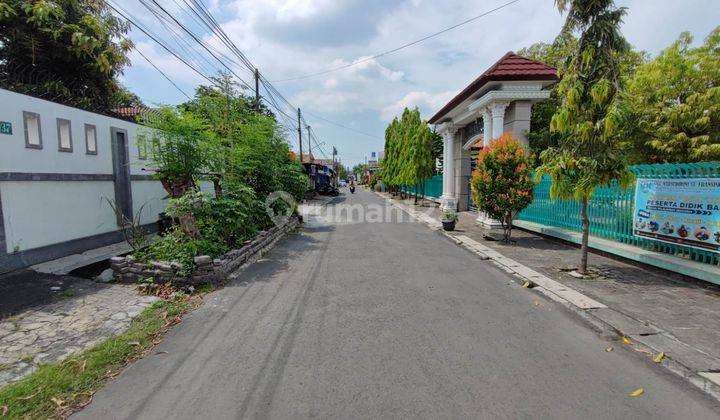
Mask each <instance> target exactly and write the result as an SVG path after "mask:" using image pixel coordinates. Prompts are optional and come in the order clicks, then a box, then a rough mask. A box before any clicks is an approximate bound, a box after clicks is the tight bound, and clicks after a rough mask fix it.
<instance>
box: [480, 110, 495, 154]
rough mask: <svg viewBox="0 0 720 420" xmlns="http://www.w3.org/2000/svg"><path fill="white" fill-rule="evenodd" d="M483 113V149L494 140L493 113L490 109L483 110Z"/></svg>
mask: <svg viewBox="0 0 720 420" xmlns="http://www.w3.org/2000/svg"><path fill="white" fill-rule="evenodd" d="M481 113H482V117H483V147H488V146H489V145H490V142H491V141H492V139H493V136H492V129H493V122H492V113H491V112H490V108H488V107H485V108H483V109H482V111H481Z"/></svg>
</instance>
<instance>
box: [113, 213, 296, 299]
mask: <svg viewBox="0 0 720 420" xmlns="http://www.w3.org/2000/svg"><path fill="white" fill-rule="evenodd" d="M299 224H300V221H299V220H298V218H297V217H291V218H290V219H289V220H288V221H287V222H285V223H284V224H282V225H279V226H273V227H272V228H270V229H268V230H265V231H261V232H260V233H258V235H257V236H256V237H255V239H253V240H252V241H246V242H245V245H243V247H242V248H238V249H233V250H231V251H229V252H227V253H226V254H225V255H223V256H222V257H221V258H217V259H214V260H213V259H212V258H210V257H209V256H207V255H201V256H198V257H195V270H194V271H193V273H192V275H190V276H181V275H179V274H178V271H180V270H181V269H182V268H183V266H182V264H180V263H177V262H167V261H153V262H150V263H143V262H139V261H136V260H135V258H134V257H133V256H132V255H128V256H125V257H112V258H110V268H111V269H112V270H113V273H114V277H115V279H116V281H118V282H119V283H138V282H140V281H142V280H144V279H148V278H153V279H154V282H155V283H156V284H163V283H167V282H171V283H172V284H173V285H174V286H176V287H180V288H187V287H190V286H193V287H194V286H197V285H200V284H204V283H212V284H219V283H221V282H223V281H224V280H225V279H226V278H227V277H228V275H230V273H232V272H233V271H235V270H237V269H238V268H239V267H240V266H242V265H243V264H245V263H247V262H251V261H252V260H253V259H254V258H255V257H257V256H258V254H260V253H261V252H262V251H264V250H266V249H268V248H270V247H272V246H273V245H274V244H275V242H277V241H278V240H279V239H280V238H282V237H283V235H285V233H287V232H288V231H290V230H292V229H294V228H295V227H297V226H298V225H299Z"/></svg>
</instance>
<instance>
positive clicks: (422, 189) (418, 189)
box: [401, 175, 442, 198]
mask: <svg viewBox="0 0 720 420" xmlns="http://www.w3.org/2000/svg"><path fill="white" fill-rule="evenodd" d="M401 190H403V191H405V192H407V193H410V194H415V193H417V194H424V195H425V196H426V197H430V198H438V197H440V196H441V195H442V175H435V176H433V177H432V178H428V179H426V180H425V182H424V183H423V184H421V185H412V186H407V187H402V188H401Z"/></svg>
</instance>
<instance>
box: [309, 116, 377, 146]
mask: <svg viewBox="0 0 720 420" xmlns="http://www.w3.org/2000/svg"><path fill="white" fill-rule="evenodd" d="M305 113H306V114H308V115H312V116H313V117H315V118H317V119H320V120H323V121H325V122H326V123H329V124H332V125H335V126H338V127H340V128H344V129H346V130H350V131H353V132H355V133H358V134H362V135H364V136H368V137H370V138H373V139H375V140H382V139H381V138H380V137H378V136H373V135H372V134H368V133H365V132H363V131H360V130H356V129H354V128H352V127H348V126H346V125H343V124H340V123H337V122H335V121H331V120H328V119H327V118H324V117H321V116H319V115H316V114H313V113H312V112H310V111H307V110H306V111H305Z"/></svg>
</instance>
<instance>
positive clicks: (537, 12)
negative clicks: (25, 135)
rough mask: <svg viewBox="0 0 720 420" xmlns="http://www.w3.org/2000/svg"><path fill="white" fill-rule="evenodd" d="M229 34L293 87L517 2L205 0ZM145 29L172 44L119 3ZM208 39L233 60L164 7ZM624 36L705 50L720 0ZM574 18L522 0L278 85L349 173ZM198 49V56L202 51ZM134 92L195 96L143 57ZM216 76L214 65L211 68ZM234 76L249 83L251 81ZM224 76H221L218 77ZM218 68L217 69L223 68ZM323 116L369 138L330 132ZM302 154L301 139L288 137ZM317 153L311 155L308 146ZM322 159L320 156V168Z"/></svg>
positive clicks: (547, 4)
mask: <svg viewBox="0 0 720 420" xmlns="http://www.w3.org/2000/svg"><path fill="white" fill-rule="evenodd" d="M202 1H204V3H205V4H206V5H207V6H208V8H209V9H210V11H211V12H212V14H213V15H214V17H215V18H216V19H217V20H218V21H219V23H220V24H221V25H222V27H223V29H224V30H225V32H226V33H227V34H228V35H229V37H230V38H231V39H232V40H233V42H234V43H235V44H236V45H237V46H238V48H239V49H240V50H241V51H242V52H243V53H244V54H245V55H246V56H247V57H248V58H249V60H250V61H251V62H252V63H253V64H254V65H255V66H256V67H258V68H259V69H260V71H261V72H262V74H263V75H264V76H265V77H266V78H267V79H269V80H271V81H274V80H282V79H286V78H292V77H295V76H301V75H304V74H309V73H314V72H318V71H323V70H325V69H327V68H333V67H337V66H341V65H344V64H348V63H352V62H354V61H357V60H359V59H362V58H363V57H368V56H371V55H373V54H376V53H379V52H382V51H385V50H388V49H391V48H394V47H396V46H399V45H401V44H404V43H406V42H410V41H413V40H415V39H418V38H421V37H423V36H425V35H428V34H430V33H433V32H437V31H439V30H441V29H443V28H445V27H449V26H452V25H454V24H456V23H458V22H461V21H463V20H465V19H467V18H469V17H471V16H474V15H478V14H480V13H483V12H485V11H487V10H490V9H493V8H495V7H497V6H499V5H501V4H503V3H505V2H506V1H507V0H485V1H482V0H474V1H468V0H465V1H455V0H443V1H431V0H406V1H403V0H232V1H231V0H228V1H223V0H202ZM114 3H115V4H118V5H120V6H122V7H123V8H124V9H125V10H127V11H129V12H130V13H132V14H133V15H134V16H135V17H136V18H137V19H139V20H140V21H141V22H143V23H145V24H146V25H147V26H148V27H150V28H152V29H153V30H154V31H155V32H156V33H158V34H161V35H162V36H163V37H165V39H171V38H170V36H169V35H167V32H166V30H165V28H163V27H162V26H161V25H160V24H159V23H158V21H157V20H154V18H153V16H152V15H150V14H149V13H148V12H147V10H145V9H143V6H142V5H141V4H140V3H139V1H138V0H122V1H120V0H115V1H114ZM159 3H161V4H162V5H163V6H165V7H167V8H168V10H170V11H171V12H172V13H173V15H174V16H175V17H176V18H177V19H178V20H180V21H181V22H183V23H185V24H187V25H188V26H189V27H190V28H193V29H194V30H196V31H197V32H198V33H201V34H202V36H203V38H204V40H205V41H206V42H208V43H209V44H210V45H214V46H215V47H217V48H218V49H219V50H222V51H225V53H226V54H228V55H230V53H229V52H228V51H227V50H226V49H224V47H223V46H222V44H221V43H220V42H219V41H218V40H217V39H216V38H213V37H211V36H210V34H209V33H208V32H207V31H205V32H203V31H201V27H200V26H199V25H197V24H196V22H194V21H193V19H192V17H191V16H190V15H189V14H188V13H187V11H186V10H183V8H181V7H180V6H179V5H182V4H183V2H182V1H181V0H160V1H159ZM618 5H621V6H627V7H628V15H627V17H626V19H625V24H624V25H623V34H624V35H625V36H626V38H627V39H628V40H629V41H630V42H631V43H632V44H633V45H635V46H636V47H637V48H639V49H642V50H645V51H647V52H649V53H651V54H657V52H659V51H660V50H661V49H663V48H665V47H666V46H668V45H669V44H670V43H671V42H672V41H673V40H675V39H676V38H677V36H678V35H679V34H680V32H682V31H690V32H691V33H692V34H693V35H694V36H695V40H696V42H701V41H702V39H703V38H704V37H705V36H706V35H707V34H708V33H709V32H710V31H711V30H712V29H713V28H714V27H715V26H716V25H718V23H719V22H720V7H718V2H717V0H624V1H618ZM562 22H563V17H562V16H561V15H560V14H559V13H558V12H557V10H556V9H555V7H554V2H553V0H520V1H518V2H517V3H515V4H512V5H510V6H508V7H506V8H504V9H502V10H500V11H497V12H495V13H492V14H490V15H488V16H486V17H483V18H481V19H479V20H477V21H475V22H472V23H470V24H468V25H465V26H462V27H460V28H457V29H455V30H453V31H450V32H447V33H445V34H443V35H440V36H438V37H436V38H433V39H430V40H428V41H425V42H423V43H421V44H419V45H415V46H412V47H409V48H407V49H404V50H401V51H399V52H397V53H395V54H391V55H388V56H384V57H381V58H379V59H377V60H369V61H365V62H363V63H361V64H359V65H357V66H353V67H350V68H348V69H344V70H340V71H337V72H333V73H329V74H325V75H322V76H318V77H312V78H307V79H303V80H298V81H289V82H277V83H274V85H275V86H276V88H277V89H278V90H279V91H280V92H281V93H282V94H283V96H285V97H286V98H287V99H288V100H289V101H290V102H292V103H293V104H294V105H296V106H299V107H300V108H302V109H303V110H305V114H304V115H305V118H306V120H307V122H308V123H309V124H310V125H311V126H312V127H313V130H314V131H315V132H316V134H317V137H318V138H319V140H320V141H321V142H324V145H323V148H324V149H325V150H326V151H330V150H332V146H335V147H336V148H337V149H338V151H339V154H340V157H341V159H342V161H343V163H346V164H348V165H354V164H356V163H359V162H362V161H364V159H365V156H368V157H369V156H370V153H371V152H372V151H379V150H380V149H382V146H383V133H384V130H385V126H386V125H387V123H388V122H389V120H391V119H392V117H393V115H397V114H399V113H400V112H401V111H402V109H403V107H404V106H408V107H412V106H419V107H420V110H421V112H422V114H423V116H424V117H425V118H428V117H430V116H431V115H432V113H433V112H434V111H436V110H437V109H439V108H440V107H441V106H442V105H443V104H444V103H445V102H447V100H449V99H450V98H451V97H452V96H453V95H454V94H456V93H457V92H458V91H459V90H460V89H462V88H463V87H465V86H466V85H467V84H468V83H469V82H470V81H471V80H473V79H474V78H475V77H477V76H478V75H479V74H480V73H482V71H483V70H485V69H486V68H487V67H488V66H490V65H491V64H492V63H494V62H495V61H496V60H497V59H498V58H500V57H501V56H502V55H503V54H504V53H506V52H507V51H511V50H512V51H517V50H519V49H521V48H523V47H525V46H528V45H531V44H533V43H534V42H540V41H543V42H551V41H552V40H553V38H554V37H555V35H556V34H557V33H558V31H559V29H560V27H561V25H562ZM130 38H131V39H133V40H134V41H135V43H136V46H137V48H138V49H139V50H140V51H142V52H143V54H145V55H146V56H148V57H149V58H150V59H151V60H152V61H153V63H155V65H157V66H158V67H159V68H161V69H162V70H163V71H164V72H166V73H167V74H168V75H169V76H170V77H171V78H172V79H173V80H174V81H175V82H176V83H177V84H179V85H180V87H181V88H182V89H184V90H185V91H186V92H188V93H190V94H192V92H193V91H194V88H195V86H197V85H198V84H200V83H202V82H203V79H202V78H201V77H200V76H198V75H197V74H195V73H194V72H193V71H192V70H190V69H188V68H187V67H186V66H184V65H183V64H182V63H180V62H179V61H178V60H176V59H175V58H173V57H172V56H170V54H168V53H166V52H165V51H164V50H162V48H160V47H159V46H157V45H156V44H154V43H153V42H152V41H151V40H150V39H149V38H148V37H146V36H145V35H143V34H142V33H141V32H140V31H138V30H136V29H133V30H132V31H131V33H130ZM197 48H198V50H199V47H197ZM131 60H132V65H131V66H130V67H129V68H127V69H126V71H125V73H124V75H123V76H122V80H123V82H124V83H125V84H126V85H127V86H128V87H129V88H130V89H131V90H132V91H134V92H135V93H137V94H138V95H139V96H140V97H141V98H142V99H143V100H144V101H146V103H149V104H158V103H163V104H177V103H179V102H182V101H183V100H185V97H184V96H183V95H182V94H181V93H180V92H178V91H177V90H176V89H175V88H174V87H173V86H172V85H170V84H169V83H168V82H167V81H166V80H165V79H164V78H163V77H162V76H161V75H160V74H159V73H158V72H157V71H156V70H155V69H153V68H152V67H151V66H150V65H149V64H148V63H147V62H146V61H145V60H144V59H143V58H142V57H140V56H139V55H138V54H137V53H136V52H134V51H133V53H131ZM201 60H202V59H200V58H198V59H197V60H196V61H198V62H201V63H202V66H203V68H204V69H205V71H206V72H207V73H210V72H212V71H213V67H212V66H211V64H210V63H206V62H204V61H201ZM228 65H229V66H231V67H233V68H234V69H235V70H236V72H237V74H238V75H240V76H241V77H242V78H243V79H245V80H247V81H250V80H251V79H252V75H251V74H250V73H249V71H247V70H245V69H242V68H239V67H237V66H234V65H232V64H228ZM218 67H219V66H218ZM215 69H216V68H215ZM314 115H318V116H320V117H324V118H326V119H328V120H331V121H335V122H337V123H340V124H342V125H345V126H348V127H352V128H354V129H355V130H359V131H362V132H363V133H367V134H369V136H368V135H364V134H359V133H356V132H353V131H350V130H346V129H343V128H340V127H337V126H335V125H332V124H329V123H327V122H326V121H323V120H322V119H319V118H317V117H315V116H314ZM288 140H290V141H292V144H293V146H294V148H295V149H297V138H296V136H289V137H288ZM305 148H307V146H305ZM318 155H320V154H319V153H318V154H316V156H317V157H321V156H318Z"/></svg>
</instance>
